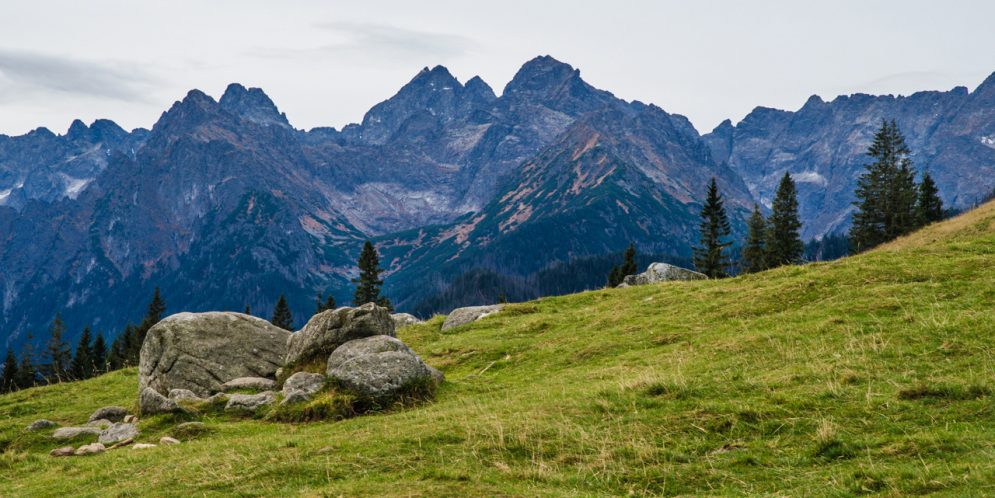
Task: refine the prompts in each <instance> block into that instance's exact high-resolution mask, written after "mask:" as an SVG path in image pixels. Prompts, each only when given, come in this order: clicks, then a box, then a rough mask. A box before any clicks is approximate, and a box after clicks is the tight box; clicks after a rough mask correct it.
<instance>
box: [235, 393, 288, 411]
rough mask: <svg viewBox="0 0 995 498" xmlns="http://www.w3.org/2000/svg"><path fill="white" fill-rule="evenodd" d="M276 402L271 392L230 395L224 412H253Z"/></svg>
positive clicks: (274, 395)
mask: <svg viewBox="0 0 995 498" xmlns="http://www.w3.org/2000/svg"><path fill="white" fill-rule="evenodd" d="M275 401H276V394H274V393H273V391H265V392H261V393H259V394H232V395H231V396H229V397H228V404H226V405H225V411H226V412H255V411H256V410H257V409H259V408H260V407H263V406H266V405H271V404H273V402H275Z"/></svg>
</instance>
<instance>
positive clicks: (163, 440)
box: [159, 436, 180, 445]
mask: <svg viewBox="0 0 995 498" xmlns="http://www.w3.org/2000/svg"><path fill="white" fill-rule="evenodd" d="M159 444H161V445H171V444H180V440H179V439H176V438H172V437H169V436H163V437H161V438H159Z"/></svg>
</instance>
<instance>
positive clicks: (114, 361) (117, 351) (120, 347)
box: [107, 325, 130, 371]
mask: <svg viewBox="0 0 995 498" xmlns="http://www.w3.org/2000/svg"><path fill="white" fill-rule="evenodd" d="M129 327H130V325H129ZM126 335H127V330H126V331H125V332H122V333H121V334H120V335H118V336H117V337H116V338H115V339H114V340H113V341H112V342H111V350H110V352H109V353H108V354H107V370H108V371H114V370H120V369H121V368H124V364H125V362H126V357H125V356H126V353H125V345H124V338H125V336H126Z"/></svg>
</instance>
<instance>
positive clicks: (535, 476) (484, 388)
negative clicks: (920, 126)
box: [0, 203, 995, 496]
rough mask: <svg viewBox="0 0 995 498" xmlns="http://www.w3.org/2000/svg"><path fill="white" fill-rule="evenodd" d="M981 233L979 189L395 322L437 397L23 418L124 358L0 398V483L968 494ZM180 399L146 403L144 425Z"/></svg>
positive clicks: (211, 490) (74, 402)
mask: <svg viewBox="0 0 995 498" xmlns="http://www.w3.org/2000/svg"><path fill="white" fill-rule="evenodd" d="M992 247H995V203H989V204H986V205H984V206H982V207H981V208H979V209H977V210H975V211H972V212H969V213H967V214H965V215H962V216H960V217H958V218H955V219H953V220H950V221H947V222H944V223H941V224H938V225H934V226H930V227H927V228H926V229H924V230H923V231H920V232H918V233H915V234H913V235H911V236H909V237H906V238H903V239H899V240H898V241H896V242H895V243H893V244H889V245H887V246H885V247H882V248H880V249H878V250H875V251H873V252H871V253H867V254H863V255H860V256H856V257H851V258H845V259H843V260H839V261H835V262H832V263H819V264H811V265H806V266H802V267H783V268H779V269H776V270H773V271H768V272H763V273H759V274H754V275H749V276H744V277H738V278H733V279H727V280H719V281H700V282H673V283H666V284H660V285H651V286H641V287H633V288H628V289H614V290H600V291H594V292H586V293H583V294H576V295H570V296H563V297H556V298H546V299H542V300H539V301H535V302H531V303H523V304H518V305H512V306H511V307H510V308H509V309H508V310H507V311H505V312H503V313H499V314H497V315H494V316H492V317H489V318H487V319H485V320H483V321H480V322H477V323H474V324H472V325H470V326H468V327H466V328H464V329H460V330H458V331H456V332H451V333H445V334H443V333H440V332H439V326H440V324H441V320H438V319H436V320H433V321H431V322H429V323H427V324H425V325H421V326H415V327H410V328H405V329H401V330H400V336H401V337H402V339H403V340H404V341H405V342H406V343H408V344H410V345H411V346H412V347H413V348H414V349H415V350H416V351H417V352H418V353H419V354H420V355H421V356H422V357H424V358H426V360H427V361H428V362H429V363H431V364H432V365H433V366H436V367H439V368H441V369H442V370H444V371H445V373H446V377H447V379H448V382H447V383H446V384H444V385H443V387H442V389H441V391H440V393H439V397H438V399H437V401H436V402H434V403H430V404H426V405H423V406H418V407H414V408H410V409H407V410H404V411H397V412H389V413H384V414H381V415H375V416H367V417H360V418H354V419H350V420H345V421H340V422H324V423H311V424H303V425H297V426H288V425H284V424H279V423H270V422H264V421H258V420H234V419H228V418H223V417H222V418H216V419H209V420H205V422H206V423H207V424H208V426H209V427H211V428H212V429H213V432H212V433H210V434H208V435H206V436H203V437H201V438H199V439H196V440H193V441H185V442H184V443H183V444H181V445H178V446H174V447H159V448H154V449H151V450H145V451H143V452H138V451H130V450H114V451H111V452H108V453H105V454H102V455H98V456H95V457H88V458H74V459H55V458H50V457H48V456H45V455H44V453H45V452H47V451H48V450H49V449H51V448H52V447H54V446H55V444H53V442H52V441H51V440H49V439H47V437H46V436H45V435H43V434H29V433H25V432H23V427H24V426H25V425H27V424H28V423H30V422H31V421H32V420H34V419H36V418H41V417H46V418H52V419H54V420H57V421H60V422H62V423H69V422H78V421H81V420H84V419H85V418H86V417H87V416H88V415H89V413H91V412H92V411H93V410H94V409H96V408H98V407H100V406H103V405H108V404H120V405H124V406H133V405H134V404H135V402H136V392H135V385H136V382H137V380H136V373H135V371H134V370H126V371H121V372H116V373H113V374H111V375H107V376H103V377H100V378H97V379H93V380H90V381H86V382H83V383H78V384H67V385H59V386H50V387H44V388H36V389H31V390H28V391H24V392H19V393H14V394H9V395H5V396H0V412H3V413H7V414H10V416H9V417H8V418H6V419H4V420H0V441H2V442H0V448H2V450H0V451H2V453H0V462H2V463H3V464H2V465H0V485H2V487H3V489H4V490H6V491H7V492H8V494H12V495H14V496H19V495H32V496H49V495H51V496H55V495H63V494H66V493H70V494H88V493H94V494H101V493H105V492H106V490H108V489H112V490H114V492H115V493H134V494H142V493H144V492H147V491H148V490H149V489H155V490H157V492H159V493H162V494H164V495H176V496H189V495H200V494H208V495H211V494H218V495H222V494H240V493H241V494H260V495H313V494H342V495H350V496H351V495H397V494H402V493H403V494H405V495H408V494H424V495H440V496H468V495H553V496H575V495H587V496H618V495H628V494H635V495H701V494H707V495H748V494H785V495H812V494H816V495H827V496H836V495H855V494H867V493H878V494H884V495H911V494H925V493H940V494H948V495H952V496H977V495H985V494H988V493H989V492H990V489H991V488H990V483H991V482H992V481H993V480H995V464H993V463H992V462H993V461H995V459H993V456H995V454H993V449H992V448H993V445H992V442H993V441H992V433H991V426H992V424H995V413H993V411H992V410H991V402H992V396H993V392H995V384H993V381H992V379H991V375H990V372H991V371H992V369H993V368H995V363H993V360H992V355H991V344H992V341H993V339H995V322H993V321H992V320H991V317H992V316H993V314H995V305H993V303H995V253H993V252H992ZM181 420H185V419H183V418H176V419H172V418H170V417H150V418H146V419H143V420H142V421H141V426H142V430H143V434H142V436H141V437H140V438H139V439H140V440H141V441H155V440H157V439H158V437H159V436H160V435H162V434H164V433H166V432H168V431H169V430H170V429H171V427H172V426H173V425H174V424H175V423H177V422H179V421H181ZM219 448H225V449H224V451H219ZM149 468H154V469H156V471H155V472H149V471H148V469H149ZM398 490H402V491H398Z"/></svg>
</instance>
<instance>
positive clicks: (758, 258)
mask: <svg viewBox="0 0 995 498" xmlns="http://www.w3.org/2000/svg"><path fill="white" fill-rule="evenodd" d="M747 228H748V232H747V234H746V243H745V244H743V260H742V266H743V272H744V273H756V272H758V271H764V270H766V269H767V251H766V247H767V246H766V243H765V242H764V239H765V238H766V237H767V220H765V219H764V215H763V213H761V212H760V206H758V205H756V204H754V205H753V214H752V215H750V221H749V222H748V223H747Z"/></svg>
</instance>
